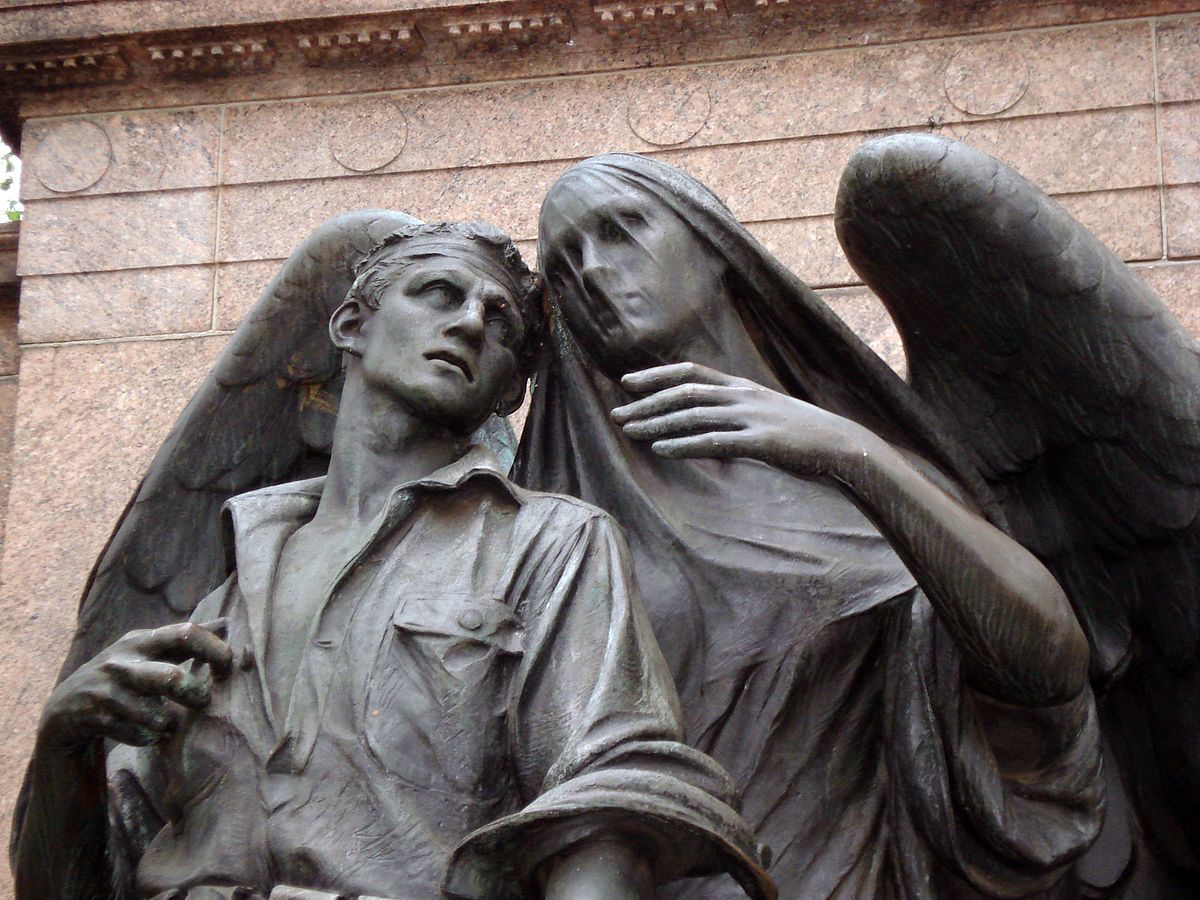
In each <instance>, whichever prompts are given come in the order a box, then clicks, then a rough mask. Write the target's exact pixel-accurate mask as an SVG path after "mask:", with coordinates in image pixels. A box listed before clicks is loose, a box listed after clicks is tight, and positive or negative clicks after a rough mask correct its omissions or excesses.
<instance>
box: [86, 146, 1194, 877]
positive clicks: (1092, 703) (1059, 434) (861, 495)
mask: <svg viewBox="0 0 1200 900" xmlns="http://www.w3.org/2000/svg"><path fill="white" fill-rule="evenodd" d="M598 213H603V214H602V215H599V214H598ZM556 217H557V218H556ZM398 219H402V217H398V216H397V214H388V213H373V214H371V213H366V214H360V217H359V218H356V219H354V220H353V221H354V223H355V224H353V225H351V226H345V225H331V226H327V229H328V230H326V231H324V232H321V233H318V235H314V237H313V238H311V239H310V240H309V241H307V242H306V244H305V246H304V247H303V248H302V249H301V251H300V252H298V253H297V254H296V255H295V256H294V257H293V258H292V260H290V261H289V264H288V265H287V266H285V268H284V270H283V271H281V273H280V275H279V276H277V277H276V279H275V281H274V282H273V283H272V285H271V286H270V287H269V288H268V290H267V292H266V294H265V295H264V298H263V300H262V301H260V304H259V305H258V306H257V307H256V309H255V311H254V312H253V313H252V314H251V317H250V319H249V321H248V323H247V325H245V326H243V328H241V329H239V332H238V334H236V335H235V336H234V338H233V339H232V341H231V345H230V348H229V350H228V351H227V352H226V354H225V356H224V357H223V358H222V361H221V362H220V363H219V365H218V367H217V369H216V370H215V371H214V373H213V375H212V376H211V377H210V379H209V381H208V382H206V385H205V386H204V387H202V389H201V391H200V392H199V393H198V395H197V397H196V399H195V400H194V401H193V403H192V406H191V407H189V410H188V411H186V412H185V414H184V416H183V417H182V418H181V420H180V424H179V425H178V426H177V428H176V430H175V431H174V432H173V434H172V436H171V437H170V438H169V439H168V442H167V444H166V445H165V446H164V448H163V450H162V451H160V454H159V456H158V457H157V458H156V461H155V464H154V466H153V467H152V468H151V471H150V472H149V473H148V475H147V478H146V480H145V482H144V483H143V485H142V487H141V489H140V490H139V494H138V497H137V498H136V499H135V502H134V503H133V504H131V507H130V509H129V511H128V512H127V514H126V516H125V518H124V519H123V521H122V523H121V525H120V527H119V528H118V530H117V532H116V533H115V534H114V537H113V539H112V541H111V542H110V545H109V547H108V549H107V550H106V552H105V554H104V556H103V557H102V559H101V560H100V562H99V563H98V565H97V569H96V571H95V573H94V575H93V579H92V581H91V583H90V584H89V589H88V593H87V596H86V598H85V602H84V606H83V608H82V611H81V619H80V623H81V624H80V630H79V633H78V634H77V636H76V640H75V642H74V644H73V647H72V652H71V656H70V657H69V659H68V662H67V665H66V666H65V667H64V674H65V675H69V673H70V672H72V671H74V670H75V668H76V667H77V666H78V665H79V664H80V663H82V662H83V661H85V660H87V659H90V658H92V657H93V656H95V654H96V653H97V652H99V651H100V650H101V649H102V648H103V647H105V646H106V645H108V644H109V643H110V642H111V641H112V640H113V639H114V638H116V637H119V636H120V635H122V634H124V633H125V632H126V631H128V630H129V629H131V628H135V627H151V626H156V625H162V624H166V623H171V622H177V621H179V620H180V619H182V618H186V617H187V616H188V615H190V614H191V613H192V612H193V609H192V604H194V603H195V600H196V598H197V597H199V596H200V595H202V594H203V593H205V592H206V591H207V590H209V589H210V588H212V587H213V586H215V585H216V584H218V583H219V582H220V581H221V579H222V578H223V577H224V575H225V571H224V564H223V562H222V556H221V549H220V544H219V541H218V539H217V534H218V529H217V528H216V527H215V525H214V523H215V521H216V520H217V517H218V511H219V509H220V507H221V504H222V503H223V502H225V501H226V500H227V499H228V498H229V497H230V496H232V495H233V494H237V493H241V492H243V491H247V490H252V489H255V488H259V487H263V486H266V485H273V484H277V483H278V482H281V481H285V480H288V479H291V478H297V477H301V476H303V475H305V474H310V473H314V472H320V471H321V470H322V469H323V468H324V467H325V466H326V465H327V458H328V452H329V449H330V446H331V443H332V423H333V412H334V411H335V410H336V407H337V398H338V394H339V392H340V389H341V388H340V380H339V379H340V374H339V365H338V359H337V354H336V352H334V351H333V350H332V349H331V348H330V346H329V345H328V342H327V341H323V339H321V340H317V339H315V338H314V336H319V332H320V329H319V328H315V327H314V322H317V323H319V322H320V321H321V320H322V319H323V318H327V317H328V315H329V312H330V311H331V310H332V309H333V308H334V307H335V306H336V305H337V304H338V303H339V302H340V300H341V297H342V296H343V295H344V294H345V293H346V290H347V288H348V287H349V285H350V281H351V277H350V275H351V270H352V268H353V265H354V264H355V263H356V261H357V260H359V259H361V258H362V257H363V255H364V254H365V253H366V252H367V249H368V248H369V247H371V246H372V245H373V244H374V243H375V242H376V241H377V240H378V239H379V238H380V237H381V236H382V234H384V233H386V231H387V230H389V229H390V228H393V227H395V226H396V224H402V222H399V221H398ZM838 229H839V236H840V238H841V240H842V242H843V245H844V247H845V249H846V251H847V255H848V256H849V258H850V260H851V262H852V264H853V265H854V266H855V268H856V269H857V270H858V271H859V272H860V274H862V276H863V278H864V281H865V282H866V283H867V284H868V285H869V286H870V287H871V288H872V289H873V290H874V291H875V292H876V293H877V294H878V295H879V296H880V297H881V298H882V299H883V300H884V301H885V303H886V304H887V306H888V308H889V310H890V311H891V312H892V314H893V316H894V317H895V318H896V320H897V323H898V325H899V327H900V330H901V333H902V336H903V337H904V340H905V346H906V350H907V352H908V356H909V371H910V376H909V383H908V384H906V383H905V382H903V381H901V380H900V379H899V378H897V377H896V376H895V375H894V374H893V373H891V372H890V370H888V369H887V368H886V367H885V366H884V365H883V364H882V362H881V361H880V360H878V359H877V358H876V357H875V356H874V354H872V353H871V352H870V351H869V350H868V349H867V348H865V347H864V346H863V345H862V344H861V342H859V341H858V340H857V339H856V338H855V337H854V336H853V335H852V334H851V333H850V332H849V331H848V329H846V327H845V326H844V325H843V324H842V323H840V322H839V321H838V320H837V319H836V317H834V316H833V315H832V314H831V313H830V312H829V310H828V309H827V308H826V307H825V306H824V305H823V304H822V303H821V302H820V300H819V298H818V297H816V296H815V294H814V293H813V292H812V291H810V290H809V289H808V288H807V287H806V286H805V285H804V284H803V283H801V282H800V281H799V280H797V279H796V277H795V276H794V275H793V274H792V273H790V272H788V271H787V270H786V269H784V268H783V267H782V266H781V265H780V264H779V263H778V262H777V261H776V260H775V259H774V258H773V257H772V256H771V255H770V254H769V253H767V252H766V251H765V250H763V249H762V248H761V247H760V246H759V245H758V244H757V243H756V242H755V241H754V240H753V239H752V238H751V237H750V236H749V235H748V234H747V233H746V232H745V230H744V229H743V228H742V227H741V226H740V225H739V224H738V223H737V222H736V220H735V219H734V218H733V216H732V215H730V214H729V212H728V210H726V209H725V208H724V206H723V205H722V204H721V203H720V201H719V200H717V199H716V198H715V197H714V196H712V195H711V194H710V193H709V192H708V191H707V190H705V189H704V188H703V187H702V186H701V185H699V184H698V183H696V182H695V181H694V180H692V179H690V178H689V177H688V176H686V175H684V174H682V173H680V172H678V171H676V170H673V169H671V168H670V167H668V166H664V165H662V164H660V163H656V162H654V161H652V160H645V159H642V158H638V157H631V156H626V155H619V156H611V157H601V158H598V159H597V160H593V161H589V162H588V163H585V164H582V165H581V166H580V167H578V168H577V169H575V170H574V171H573V172H572V173H570V174H569V175H568V176H567V177H566V179H564V181H563V182H562V183H561V184H560V185H558V186H556V188H555V189H554V191H552V193H551V196H550V198H549V199H548V202H547V205H546V208H545V210H544V215H543V234H542V245H541V259H542V264H543V266H544V267H545V269H546V270H547V273H548V275H549V277H550V282H551V283H550V288H551V289H550V295H551V299H552V301H553V310H552V311H553V331H552V334H551V337H550V340H549V341H548V351H547V355H546V358H545V360H544V361H543V363H542V366H541V369H540V371H539V373H538V384H537V388H536V390H535V392H534V407H533V411H532V413H531V418H530V422H529V425H528V426H527V429H526V432H525V435H524V437H523V440H522V447H521V451H520V456H519V460H518V463H519V464H518V473H517V474H518V480H519V481H520V482H521V483H523V484H526V485H528V486H532V487H537V488H548V489H551V490H556V491H562V492H564V493H569V494H573V495H576V496H579V497H582V498H583V499H585V500H588V501H591V502H593V503H595V504H596V505H598V506H600V507H602V508H605V509H607V510H608V511H609V512H610V513H611V514H612V515H613V516H614V518H616V519H617V521H618V523H619V524H620V525H622V526H623V527H624V528H625V530H626V533H627V534H628V535H629V538H630V544H631V549H632V551H633V563H634V567H635V568H636V570H637V576H638V579H639V582H640V584H641V588H642V593H643V595H644V596H645V598H646V601H647V605H648V610H649V612H650V617H651V619H652V624H653V625H654V626H655V631H656V633H657V635H658V637H659V641H660V643H661V644H662V645H663V649H664V651H665V653H666V656H667V659H668V662H669V663H670V667H671V670H672V672H673V674H674V676H675V679H676V681H677V683H678V687H679V689H680V693H681V696H682V700H683V712H684V716H685V722H686V738H687V739H688V740H689V741H690V742H692V743H694V744H695V745H696V746H698V747H699V748H700V749H701V750H702V751H704V752H707V753H711V754H712V755H713V756H714V757H715V758H716V759H717V760H718V762H721V763H723V764H724V765H725V766H726V767H727V768H728V769H729V770H730V771H731V773H732V774H733V776H734V779H735V782H736V784H737V787H738V789H739V790H740V791H741V792H743V794H744V805H745V808H746V812H747V817H748V818H749V819H750V820H751V824H752V825H754V826H755V827H756V828H758V829H760V832H761V833H760V835H759V837H760V838H761V839H762V840H764V841H765V842H766V843H768V844H770V845H771V846H772V848H773V850H774V851H775V855H776V858H777V859H776V862H775V863H774V864H773V866H772V867H771V870H770V871H771V873H772V874H774V875H775V876H776V877H777V878H778V880H779V882H780V886H781V896H783V897H801V896H803V897H810V896H811V897H830V896H874V897H885V896H893V895H894V896H914V897H923V896H953V897H972V896H996V895H999V896H1022V895H1028V894H1030V893H1035V894H1037V895H1038V896H1046V897H1073V896H1096V895H1099V896H1109V897H1119V896H1126V897H1143V896H1195V895H1200V887H1198V879H1200V874H1198V873H1200V866H1198V864H1197V846H1198V845H1200V842H1198V840H1197V835H1196V832H1195V828H1196V824H1195V823H1196V821H1198V820H1200V817H1197V816H1196V807H1197V803H1196V799H1195V798H1196V797H1197V796H1198V795H1200V791H1197V789H1196V785H1197V778H1198V775H1200V761H1198V760H1197V757H1196V753H1197V752H1198V748H1200V735H1198V734H1197V730H1198V729H1200V687H1198V682H1200V672H1198V666H1197V659H1196V655H1197V653H1196V648H1197V640H1198V638H1200V625H1198V624H1197V622H1198V619H1200V611H1198V610H1200V604H1197V602H1196V600H1195V590H1196V588H1195V584H1196V583H1197V579H1196V578H1195V577H1194V574H1193V570H1194V567H1195V562H1194V558H1195V539H1194V537H1193V533H1194V529H1195V526H1194V525H1193V523H1194V521H1195V519H1196V513H1197V508H1198V507H1197V504H1200V490H1198V487H1197V486H1198V484H1200V480H1198V479H1197V465H1196V451H1197V448H1198V447H1200V411H1198V410H1197V406H1196V404H1197V399H1196V398H1197V396H1200V393H1198V391H1197V387H1198V385H1200V379H1198V378H1197V375H1200V372H1198V371H1197V365H1198V364H1197V351H1196V346H1195V343H1194V341H1192V340H1191V338H1189V337H1188V336H1187V335H1186V334H1185V333H1184V332H1183V331H1182V329H1181V328H1180V327H1179V326H1178V324H1177V323H1175V322H1174V321H1173V319H1172V318H1171V317H1170V316H1169V314H1167V313H1166V312H1165V310H1164V309H1163V308H1162V307H1161V304H1158V302H1157V301H1156V300H1155V299H1154V298H1153V297H1152V296H1151V295H1150V294H1149V292H1148V291H1146V289H1145V288H1144V287H1143V286H1141V285H1140V283H1139V282H1138V281H1137V280H1136V277H1135V276H1134V275H1133V274H1132V273H1130V272H1129V271H1128V270H1127V269H1126V268H1125V267H1124V266H1123V265H1122V264H1121V263H1120V262H1119V261H1118V260H1117V259H1116V258H1115V257H1113V256H1112V254H1110V253H1109V252H1108V251H1107V250H1106V249H1105V248H1103V247H1102V246H1100V245H1099V244H1098V243H1097V242H1096V241H1095V240H1094V239H1093V238H1092V237H1091V236H1090V235H1088V234H1087V232H1086V231H1085V230H1084V229H1082V228H1081V227H1080V226H1079V225H1077V224H1076V223H1074V222H1073V221H1072V220H1071V219H1070V218H1069V217H1067V216H1066V214H1065V213H1063V212H1062V210H1061V209H1059V208H1058V207H1057V206H1056V205H1055V204H1053V203H1052V202H1051V201H1049V200H1048V199H1047V198H1045V197H1044V195H1042V194H1041V192H1040V191H1038V190H1037V189H1036V188H1034V187H1033V186H1032V185H1029V184H1028V183H1027V182H1025V181H1024V180H1023V179H1021V178H1020V176H1018V175H1017V174H1016V173H1013V172H1012V171H1011V170H1008V169H1006V168H1005V167H1003V166H1001V165H1000V164H998V163H996V161H994V160H992V159H990V158H989V157H987V156H986V155H984V154H981V153H978V152H976V151H973V150H971V149H970V148H968V147H966V146H964V145H961V144H954V143H951V142H948V141H945V140H943V139H940V138H936V137H931V136H913V135H909V136H901V137H894V138H888V139H885V140H883V141H882V142H879V143H874V144H871V145H868V146H867V147H865V148H864V149H863V150H861V151H859V153H858V154H856V156H855V158H854V159H853V160H852V161H851V164H850V166H849V167H848V169H847V172H846V175H845V177H844V178H843V183H842V188H841V191H840V193H839V202H838ZM585 238H586V240H585ZM618 251H619V253H618ZM630 253H633V255H628V254H630ZM621 254H626V255H624V256H622V255H621ZM638 254H640V257H639V255H638ZM605 259H609V260H611V259H617V260H619V265H617V266H614V265H611V264H609V265H608V266H607V268H609V269H613V270H615V271H617V272H618V273H620V274H621V275H622V276H623V277H624V281H622V280H621V279H616V280H613V278H612V272H609V273H607V274H606V273H605V268H606V266H605V265H603V264H601V265H597V261H598V260H599V261H600V262H601V263H603V262H604V261H605ZM630 276H632V277H630ZM680 364H685V365H680ZM697 364H698V365H697ZM1060 382H1064V383H1061V384H1060ZM492 435H493V437H497V436H498V437H500V439H501V440H503V428H498V427H497V426H496V423H493V425H492ZM714 457H715V458H714ZM180 517H182V518H183V519H185V520H188V519H190V520H193V521H195V522H197V523H207V524H204V525H203V527H201V526H200V525H197V526H196V527H195V528H194V529H193V535H195V537H192V538H191V539H184V538H183V537H182V536H181V532H180V531H179V530H178V529H175V530H171V529H167V530H166V531H165V532H164V524H163V523H166V522H169V521H172V520H177V519H179V518H180ZM210 526H211V527H210ZM196 537H198V538H199V539H196ZM1012 538H1016V541H1015V542H1014V541H1013V540H1012ZM1020 545H1024V547H1025V548H1027V550H1028V551H1031V552H1032V555H1030V552H1027V550H1023V549H1022V548H1021V546H1020ZM1034 557H1036V559H1035V558H1034ZM1038 560H1040V562H1039V561H1038ZM1050 575H1053V576H1054V577H1053V578H1050V577H1049V576H1050ZM1055 579H1057V580H1058V582H1060V583H1061V585H1062V587H1063V588H1064V589H1065V592H1066V594H1065V596H1064V594H1063V593H1062V591H1060V590H1059V588H1058V587H1057V586H1056V584H1055ZM1068 601H1069V604H1070V605H1069V607H1068V605H1067V604H1068ZM1089 659H1090V667H1089V665H1088V660H1089ZM1093 694H1094V696H1095V700H1093ZM712 790H713V792H715V793H717V794H720V793H722V790H721V789H719V788H718V787H715V786H714V787H712ZM1106 798H1107V799H1106ZM1106 804H1107V808H1105V807H1106ZM741 890H742V889H741V888H740V887H738V886H736V885H734V884H733V882H732V881H728V880H725V881H715V880H704V881H681V882H677V883H676V884H673V885H670V886H666V887H664V888H662V889H660V891H659V893H658V896H660V897H685V896H687V897H700V898H706V900H710V898H712V900H715V898H723V897H727V896H730V895H734V896H737V895H740V892H741Z"/></svg>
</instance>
